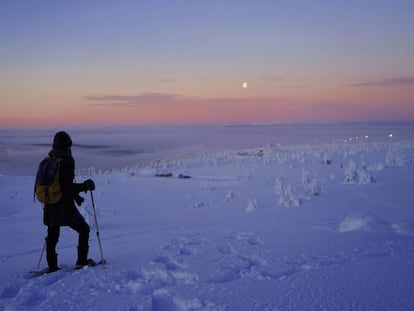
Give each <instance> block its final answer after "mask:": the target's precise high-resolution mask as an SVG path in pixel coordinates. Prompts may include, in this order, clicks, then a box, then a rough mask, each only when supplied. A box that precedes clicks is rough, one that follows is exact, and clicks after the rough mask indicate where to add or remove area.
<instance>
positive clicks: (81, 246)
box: [69, 218, 90, 266]
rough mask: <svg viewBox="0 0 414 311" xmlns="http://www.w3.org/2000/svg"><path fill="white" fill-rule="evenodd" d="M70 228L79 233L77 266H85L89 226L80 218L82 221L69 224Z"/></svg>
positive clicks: (86, 262)
mask: <svg viewBox="0 0 414 311" xmlns="http://www.w3.org/2000/svg"><path fill="white" fill-rule="evenodd" d="M69 227H70V228H72V229H73V230H75V231H76V232H77V233H79V240H78V260H77V261H76V265H77V266H85V265H87V264H88V251H89V231H90V229H89V225H88V224H87V223H86V221H85V220H84V219H83V218H82V221H77V222H76V223H73V224H70V225H69Z"/></svg>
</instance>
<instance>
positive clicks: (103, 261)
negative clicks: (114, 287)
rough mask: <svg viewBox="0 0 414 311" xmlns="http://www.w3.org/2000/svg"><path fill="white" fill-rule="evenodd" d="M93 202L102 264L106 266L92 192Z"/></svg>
mask: <svg viewBox="0 0 414 311" xmlns="http://www.w3.org/2000/svg"><path fill="white" fill-rule="evenodd" d="M91 200H92V208H93V214H94V217H95V227H96V236H97V237H98V244H99V251H100V252H101V262H102V264H103V265H105V259H104V257H103V252H102V245H101V238H100V237H99V228H98V218H97V217H96V209H95V201H94V200H93V193H92V191H91Z"/></svg>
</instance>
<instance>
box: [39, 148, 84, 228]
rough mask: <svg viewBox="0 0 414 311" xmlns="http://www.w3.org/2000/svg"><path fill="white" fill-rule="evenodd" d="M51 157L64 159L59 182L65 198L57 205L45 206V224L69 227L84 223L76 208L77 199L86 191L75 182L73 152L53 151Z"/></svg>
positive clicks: (50, 153) (81, 185) (61, 163)
mask: <svg viewBox="0 0 414 311" xmlns="http://www.w3.org/2000/svg"><path fill="white" fill-rule="evenodd" d="M49 156H50V157H57V158H62V161H61V162H60V175H59V180H60V187H61V189H62V194H63V197H62V199H61V200H60V201H59V202H58V203H56V204H45V208H44V211H43V223H44V224H45V225H46V226H69V225H73V224H77V223H79V222H82V221H83V217H82V215H81V214H80V213H79V211H78V209H77V208H76V206H75V198H79V193H80V192H81V191H85V190H86V189H85V186H84V184H83V183H81V184H77V183H75V182H74V179H75V160H74V159H73V157H72V154H71V151H70V149H68V150H60V149H52V150H51V151H50V152H49Z"/></svg>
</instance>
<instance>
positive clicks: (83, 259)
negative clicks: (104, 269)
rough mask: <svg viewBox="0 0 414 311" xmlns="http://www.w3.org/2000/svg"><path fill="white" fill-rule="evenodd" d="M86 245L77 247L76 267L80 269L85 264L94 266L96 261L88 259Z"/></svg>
mask: <svg viewBox="0 0 414 311" xmlns="http://www.w3.org/2000/svg"><path fill="white" fill-rule="evenodd" d="M88 251H89V246H88V247H78V260H77V261H76V267H75V268H76V269H82V268H83V267H85V266H89V267H94V266H96V262H95V261H94V260H93V259H88Z"/></svg>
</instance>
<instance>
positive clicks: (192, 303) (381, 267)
mask: <svg viewBox="0 0 414 311" xmlns="http://www.w3.org/2000/svg"><path fill="white" fill-rule="evenodd" d="M413 160H414V141H411V140H405V141H397V142H395V141H389V142H368V141H357V142H355V141H354V142H347V143H327V144H305V145H291V146H289V145H287V146H280V145H276V146H272V145H266V146H264V147H262V148H251V149H242V150H236V151H234V150H232V151H223V152H215V153H210V154H206V155H204V156H199V157H192V158H188V157H186V158H183V159H175V160H168V161H167V160H166V161H157V162H154V163H151V164H149V165H147V166H145V167H139V168H138V167H137V168H130V169H125V170H117V171H114V172H112V173H110V174H99V175H92V176H90V175H87V174H86V173H85V172H87V171H85V170H82V171H81V172H80V173H83V174H84V175H83V176H78V180H80V181H81V180H83V179H86V178H89V177H92V178H93V179H94V180H95V181H96V184H97V189H96V191H95V193H94V198H95V203H96V207H97V210H98V221H99V229H100V234H101V239H102V246H103V252H104V257H105V259H106V260H107V261H108V264H107V265H106V266H104V267H103V266H100V267H96V268H85V269H83V270H78V271H72V270H71V267H72V266H73V264H74V262H75V260H76V242H77V236H76V234H75V233H74V232H72V231H71V230H70V229H67V228H64V229H62V232H61V239H60V242H59V244H58V253H59V262H60V264H63V265H64V266H65V267H66V268H65V269H63V270H62V271H59V272H56V273H53V274H50V275H44V276H41V277H37V278H30V274H29V273H28V271H29V270H32V269H36V266H37V263H38V260H39V256H40V253H41V249H42V246H43V241H44V240H43V239H44V236H45V232H46V230H45V227H44V226H43V225H42V223H41V219H42V210H41V207H40V205H39V204H38V203H36V204H35V206H34V204H33V198H32V189H33V188H32V187H33V177H32V176H0V199H1V202H2V203H1V210H0V226H1V228H2V229H1V232H2V233H3V234H2V235H1V236H0V240H1V245H2V248H1V250H0V260H1V266H0V280H1V282H0V309H1V310H413V309H414V295H413V293H414V210H413V208H414V205H413V203H414V191H413V185H414V164H413ZM167 173H172V174H173V176H172V177H155V175H156V174H167ZM180 174H182V175H186V176H191V177H192V178H178V176H179V175H180ZM85 202H86V203H85V204H84V206H83V207H82V208H81V212H82V213H83V214H84V215H85V217H86V219H87V221H88V222H89V223H90V224H91V239H90V245H91V252H90V255H91V257H93V258H94V259H99V258H100V254H99V249H98V243H97V239H96V236H95V226H94V222H93V213H92V208H91V203H90V202H91V201H90V196H89V194H86V201H85ZM45 265H46V263H45V261H44V259H43V261H42V263H41V267H44V266H45Z"/></svg>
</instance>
